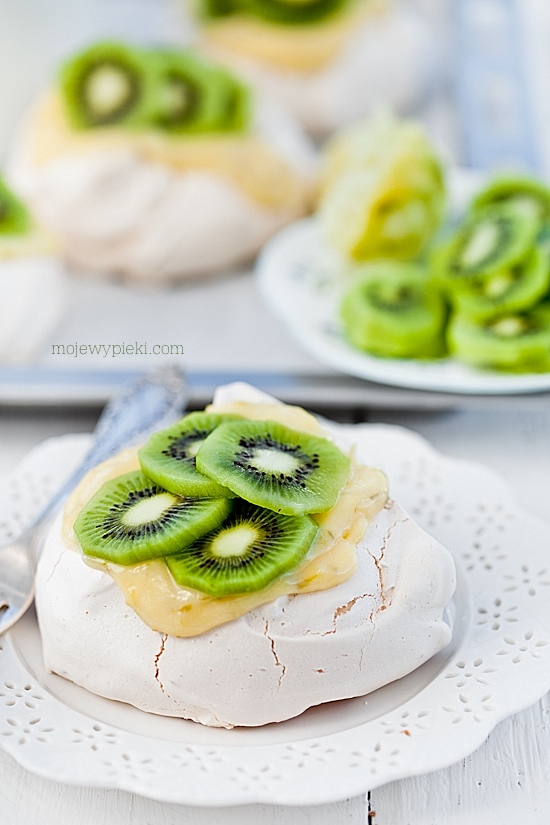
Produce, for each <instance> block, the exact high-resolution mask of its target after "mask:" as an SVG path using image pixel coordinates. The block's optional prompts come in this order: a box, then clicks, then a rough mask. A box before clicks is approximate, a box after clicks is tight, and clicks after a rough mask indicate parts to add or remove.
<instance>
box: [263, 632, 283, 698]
mask: <svg viewBox="0 0 550 825" xmlns="http://www.w3.org/2000/svg"><path fill="white" fill-rule="evenodd" d="M264 636H265V637H266V639H267V640H268V641H269V643H270V645H271V652H272V654H273V658H274V659H275V664H276V666H277V667H280V668H282V669H281V675H280V676H279V682H278V685H277V687H278V688H280V687H281V682H282V681H283V678H284V676H285V674H286V665H284V664H283V663H282V662H281V661H280V660H279V657H278V656H277V651H276V650H275V640H274V639H273V638H272V637H271V636H270V635H269V622H268V620H267V619H266V620H265V629H264Z"/></svg>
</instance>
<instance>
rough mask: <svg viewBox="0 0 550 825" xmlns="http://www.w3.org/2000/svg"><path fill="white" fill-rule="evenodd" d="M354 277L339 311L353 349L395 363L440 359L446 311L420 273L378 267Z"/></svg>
mask: <svg viewBox="0 0 550 825" xmlns="http://www.w3.org/2000/svg"><path fill="white" fill-rule="evenodd" d="M359 271H360V274H359V276H358V277H357V279H356V280H355V281H354V283H353V286H352V287H351V288H350V289H349V290H348V291H347V293H346V294H345V296H344V300H343V301H342V306H341V311H340V314H341V318H342V321H343V324H344V330H345V333H346V335H347V337H348V339H349V340H350V342H351V343H352V344H353V345H354V346H355V347H358V348H359V349H361V350H366V351H367V352H371V353H373V354H374V355H382V356H389V357H397V358H436V357H439V356H442V355H444V354H445V339H444V334H443V327H444V324H445V321H446V316H447V310H446V305H445V303H444V301H443V299H442V297H441V295H440V292H439V290H438V288H437V287H436V286H435V285H434V284H433V283H432V282H430V281H429V279H428V273H427V270H426V269H425V268H424V267H422V266H420V265H417V264H403V263H398V262H396V261H380V262H378V263H372V264H368V265H366V266H364V267H362V268H361V269H360V270H359Z"/></svg>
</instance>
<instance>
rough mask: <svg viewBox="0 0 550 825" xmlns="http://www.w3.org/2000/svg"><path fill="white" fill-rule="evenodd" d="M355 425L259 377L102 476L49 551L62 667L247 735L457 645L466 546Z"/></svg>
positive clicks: (68, 512) (50, 638) (54, 632)
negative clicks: (385, 467) (326, 415)
mask: <svg viewBox="0 0 550 825" xmlns="http://www.w3.org/2000/svg"><path fill="white" fill-rule="evenodd" d="M359 448H360V444H359V443H358V444H356V445H354V444H353V443H351V442H349V443H348V442H346V443H344V442H343V441H342V437H341V435H340V432H339V430H338V428H336V427H334V428H332V427H331V425H330V424H320V423H319V422H318V420H317V419H316V418H314V417H313V416H311V415H310V414H309V413H306V412H305V411H304V410H302V409H300V408H297V407H289V406H286V405H284V404H280V403H277V402H275V401H274V399H272V398H270V397H268V396H265V395H263V394H262V393H259V392H258V391H256V390H253V389H252V388H250V387H248V386H247V385H242V384H237V385H229V386H227V387H222V388H221V389H219V390H218V391H217V393H216V395H215V398H214V403H213V404H212V405H211V406H210V407H208V408H207V409H206V410H205V411H204V412H199V413H191V414H189V415H187V416H185V417H184V418H182V419H181V420H180V421H179V422H178V423H177V424H175V425H173V426H172V427H171V428H169V429H168V430H163V431H161V432H159V433H156V434H155V435H154V436H152V438H151V439H150V440H149V442H148V443H147V444H146V445H144V446H143V447H142V448H141V449H140V450H139V451H136V450H133V449H131V450H127V451H125V452H124V453H121V454H120V455H119V456H117V457H116V458H114V459H111V460H110V461H108V462H106V463H104V464H102V465H100V466H98V467H97V468H96V469H94V470H93V471H92V472H91V473H90V474H89V475H88V476H87V477H86V478H85V479H84V480H83V481H82V482H81V484H80V486H79V487H78V488H77V489H76V490H75V491H74V493H73V495H72V497H71V499H70V500H69V501H68V503H67V506H66V508H65V511H64V513H63V514H62V515H61V516H60V517H59V518H58V519H57V521H56V523H55V524H54V525H53V526H52V528H51V531H50V533H49V535H48V538H47V540H46V543H45V547H44V551H43V554H42V557H41V559H40V563H39V567H38V573H37V581H36V604H37V612H38V618H39V624H40V631H41V636H42V643H43V650H44V658H45V664H46V667H47V668H48V669H49V670H51V671H53V672H55V673H58V674H59V675H61V676H64V677H65V678H67V679H70V680H72V681H73V682H75V683H77V684H78V685H81V686H82V687H85V688H87V689H88V690H90V691H92V692H94V693H96V694H99V695H101V696H105V697H108V698H110V699H116V700H120V701H122V702H127V703H129V704H132V705H135V706H136V707H138V708H141V709H142V710H145V711H149V712H152V713H157V714H162V715H167V716H176V717H182V718H185V719H193V720H195V721H197V722H201V723H203V724H205V725H212V726H221V727H233V726H257V725H265V724H268V723H270V722H279V721H283V720H285V719H289V718H292V717H294V716H297V715H299V714H300V713H302V712H303V711H305V710H306V709H307V708H309V707H311V706H313V705H319V704H321V703H324V702H331V701H334V700H338V699H344V698H349V697H353V696H360V695H364V694H367V693H369V692H371V691H373V690H375V689H377V688H379V687H381V686H383V685H385V684H387V683H389V682H392V681H394V680H395V679H398V678H400V677H402V676H404V675H405V674H407V673H409V672H411V671H412V670H414V669H415V668H417V667H418V666H419V665H421V664H422V663H423V662H425V661H426V660H427V659H429V658H430V657H432V656H433V655H434V654H435V653H437V652H438V651H440V650H441V649H442V648H444V647H445V646H446V645H447V644H448V643H449V641H450V638H451V629H450V627H449V625H448V624H447V623H446V622H445V621H444V619H443V613H444V609H445V607H446V605H447V604H448V602H449V600H450V599H451V597H452V594H453V592H454V587H455V569H454V563H453V560H452V558H451V556H450V554H449V553H448V552H447V550H445V549H444V548H443V547H442V546H441V545H440V544H439V543H438V542H437V541H436V540H435V539H433V538H432V537H430V536H429V535H428V534H427V533H425V532H424V531H423V530H422V529H421V528H420V527H419V526H418V525H416V524H415V523H414V521H413V520H412V519H411V518H410V517H409V516H408V515H407V514H406V513H405V512H404V511H403V510H402V508H401V507H400V506H399V505H398V504H397V503H396V502H394V501H393V500H392V499H391V498H390V497H389V496H388V488H387V481H386V477H385V475H384V473H383V472H382V471H381V470H379V469H376V468H373V467H369V466H366V465H364V464H362V463H360V462H359V461H358V460H357V459H356V458H355V457H354V454H355V452H356V451H357V452H359Z"/></svg>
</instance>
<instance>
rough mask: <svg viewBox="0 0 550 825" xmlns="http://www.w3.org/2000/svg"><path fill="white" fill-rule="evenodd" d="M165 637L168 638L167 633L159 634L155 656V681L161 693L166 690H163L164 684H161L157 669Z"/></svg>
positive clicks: (164, 645)
mask: <svg viewBox="0 0 550 825" xmlns="http://www.w3.org/2000/svg"><path fill="white" fill-rule="evenodd" d="M167 639H168V635H167V634H166V633H163V634H162V636H161V639H160V649H159V652H158V653H157V654H156V656H155V681H156V682H158V686H159V687H160V689H161V691H162V692H163V693H166V691H165V690H164V685H163V684H162V682H161V681H160V679H159V670H160V667H159V661H160V657H161V656H162V654H163V653H164V649H165V647H166V640H167ZM166 695H168V694H166Z"/></svg>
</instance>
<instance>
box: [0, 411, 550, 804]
mask: <svg viewBox="0 0 550 825" xmlns="http://www.w3.org/2000/svg"><path fill="white" fill-rule="evenodd" d="M342 426H343V425H342ZM343 429H344V430H345V431H346V433H347V435H349V434H350V433H351V434H352V435H353V436H355V438H356V440H358V441H360V442H361V444H362V446H364V448H365V449H366V450H368V452H369V454H370V455H371V457H372V463H373V464H377V465H379V466H381V467H383V468H384V469H385V470H386V472H387V474H388V476H389V480H390V489H391V490H392V494H393V496H394V497H395V498H396V499H397V500H398V501H400V502H401V503H402V504H403V505H404V506H405V508H406V509H407V510H408V511H409V512H410V513H411V515H412V516H413V517H414V518H415V519H416V520H417V521H418V522H419V523H420V524H421V525H422V526H423V527H424V528H425V529H427V530H428V531H429V532H431V533H432V534H433V535H435V536H436V537H437V538H438V539H439V540H440V541H441V542H443V543H444V544H445V545H446V546H447V547H448V548H449V549H450V550H451V551H452V552H453V554H454V556H455V559H456V561H457V565H458V568H459V585H458V589H457V593H456V597H455V599H454V602H453V603H452V604H451V606H450V608H449V610H448V614H447V618H448V620H449V622H450V623H451V625H452V629H453V637H452V642H451V644H450V645H449V647H448V648H447V649H446V650H444V651H442V652H441V653H440V654H439V655H437V656H436V657H434V658H433V659H432V660H430V661H429V662H427V663H426V664H425V665H423V666H422V667H421V668H419V669H418V670H417V671H415V672H414V673H412V674H410V675H409V676H407V677H405V678H404V679H401V680H399V681H397V682H394V683H393V684H391V685H388V686H386V687H384V688H382V689H380V690H378V691H376V692H375V693H372V694H370V695H369V696H368V697H359V698H357V699H351V700H346V701H342V702H335V703H331V704H327V705H323V706H320V707H318V708H313V709H311V710H309V711H307V712H306V713H305V714H303V715H302V716H300V717H298V718H297V719H294V720H290V721H288V722H284V723H281V724H278V725H269V726H266V727H263V728H259V729H246V730H245V729H240V730H232V731H231V730H220V729H212V728H210V729H209V728H204V727H202V726H200V725H198V724H195V723H193V722H188V721H183V720H179V719H170V718H163V717H156V716H152V715H149V714H145V713H143V712H141V711H139V710H136V709H135V708H132V707H129V706H126V705H122V704H120V703H117V702H112V701H110V700H107V699H102V698H100V697H98V696H94V695H92V694H90V693H88V692H86V691H85V690H83V689H81V688H78V687H76V686H75V685H73V684H71V683H70V682H67V681H65V680H64V679H61V678H60V677H57V676H53V675H51V674H48V673H46V672H45V671H44V668H43V665H42V659H41V649H40V636H39V632H38V628H37V625H36V621H35V618H34V615H33V614H32V613H29V614H28V615H27V617H26V618H25V619H24V620H23V621H22V622H21V623H19V624H18V625H17V626H16V627H15V628H14V629H13V630H12V631H11V632H10V633H9V634H8V635H7V636H6V637H1V638H0V747H2V748H4V749H5V750H6V751H8V752H9V753H10V754H11V755H12V756H13V757H14V758H15V759H17V760H18V761H19V762H20V763H21V764H22V765H24V766H25V767H27V768H28V769H29V770H31V771H34V772H36V773H38V774H40V775H42V776H45V777H48V778H50V779H54V780H56V781H58V782H72V783H78V784H81V785H95V786H99V787H104V788H121V789H125V790H128V791H132V792H134V793H138V794H142V795H145V796H150V797H153V798H155V799H159V800H164V801H167V802H177V803H183V804H188V805H237V804H244V803H252V802H263V803H272V804H287V805H308V804H321V803H325V802H331V801H335V800H340V799H343V798H346V797H351V796H355V795H359V794H361V793H364V792H365V791H367V790H368V789H372V788H374V787H376V786H378V785H381V784H383V783H385V782H389V781H391V780H394V779H400V778H403V777H407V776H412V775H414V774H419V773H424V772H427V771H431V770H435V769H438V768H442V767H445V766H447V765H449V764H451V763H453V762H455V761H457V760H459V759H461V758H463V757H465V756H466V755H467V754H469V753H471V752H472V751H473V750H474V749H475V748H477V747H478V746H479V745H481V744H482V742H483V741H484V739H485V738H486V737H487V735H488V734H489V732H490V731H491V730H492V729H493V727H494V726H495V725H496V724H497V722H499V721H500V720H501V719H503V718H505V717H506V716H508V715H510V714H512V713H514V712H516V711H518V710H520V709H523V708H525V707H526V706H528V705H529V704H532V703H533V702H535V701H537V700H538V699H539V698H540V697H541V696H543V695H544V694H545V693H546V692H547V691H548V689H549V688H550V662H549V658H548V652H549V651H550V647H549V644H550V599H549V598H548V597H549V595H550V590H549V587H550V569H549V568H550V562H549V559H548V548H549V547H550V526H549V525H547V524H545V523H543V522H542V521H540V520H538V519H536V518H535V517H533V516H531V515H528V514H527V513H525V512H522V511H521V510H519V509H518V507H517V506H516V505H515V503H514V501H513V500H512V497H511V495H510V493H509V491H508V489H507V488H506V486H505V485H504V484H503V482H502V481H501V480H500V479H499V478H498V477H497V476H496V475H495V474H494V473H492V472H491V471H488V470H486V469H484V468H482V467H479V466H477V465H473V464H469V463H465V462H462V461H458V460H456V459H448V458H445V457H443V456H441V455H440V454H439V453H437V452H435V451H434V450H433V449H432V448H431V447H430V446H429V445H428V444H427V443H426V442H425V441H424V440H423V439H421V438H420V437H419V436H417V435H415V434H413V433H411V432H409V431H407V430H404V429H401V428H397V427H389V426H384V425H358V426H356V427H350V426H349V425H348V426H344V427H343ZM88 443H89V438H88V437H87V436H66V437H64V438H58V439H52V440H50V441H47V442H44V443H43V444H42V445H41V446H39V447H38V448H37V449H35V450H34V451H33V452H32V453H30V454H29V456H28V457H27V459H26V460H25V461H24V462H23V464H22V465H21V466H20V468H19V469H18V470H17V472H15V473H14V474H13V475H12V476H11V477H10V478H6V479H3V480H2V481H1V482H0V541H2V540H3V539H4V538H5V536H6V535H7V534H9V533H10V532H11V533H14V532H16V531H17V530H18V529H19V528H20V527H21V525H22V524H23V523H24V522H26V521H27V520H28V519H29V518H30V517H31V516H32V513H33V511H35V510H36V508H37V507H38V506H40V503H41V502H42V501H44V500H45V498H46V497H47V496H48V495H49V494H50V493H51V491H52V490H53V489H54V488H55V487H56V485H57V484H58V483H59V481H60V480H61V477H62V476H65V475H67V474H68V472H69V471H70V469H71V467H72V466H74V464H75V463H76V462H77V461H78V460H79V458H80V456H81V455H82V454H83V452H84V451H85V449H86V447H87V445H88Z"/></svg>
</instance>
